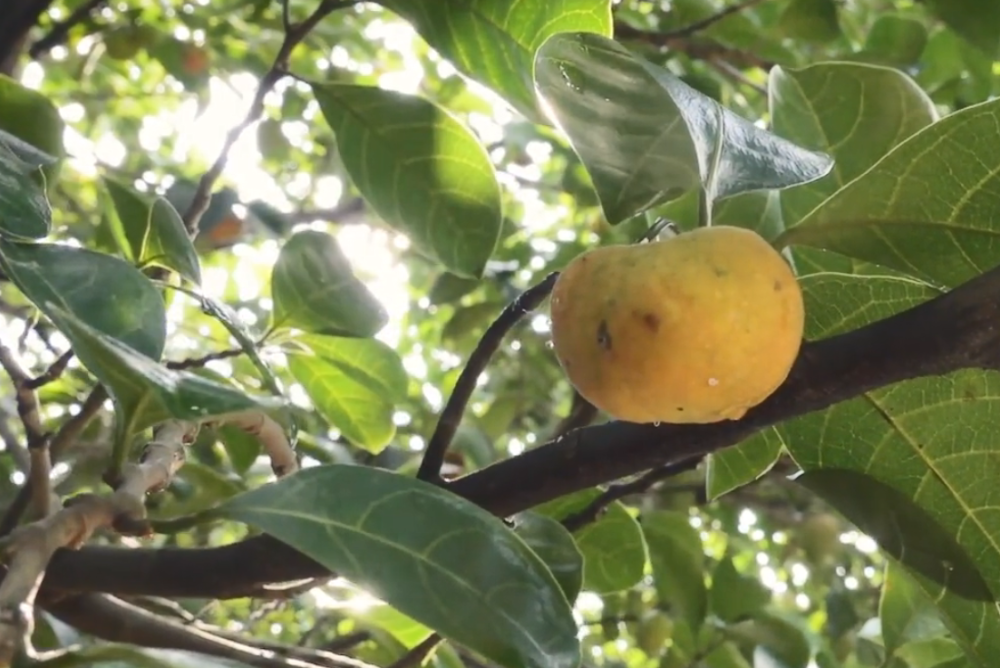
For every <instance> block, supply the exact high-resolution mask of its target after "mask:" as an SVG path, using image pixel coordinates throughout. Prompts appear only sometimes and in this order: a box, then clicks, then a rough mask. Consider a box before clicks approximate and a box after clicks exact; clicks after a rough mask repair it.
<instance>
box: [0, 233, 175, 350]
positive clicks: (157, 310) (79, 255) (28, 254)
mask: <svg viewBox="0 0 1000 668" xmlns="http://www.w3.org/2000/svg"><path fill="white" fill-rule="evenodd" d="M0 266H2V267H3V270H4V272H5V273H6V274H7V275H8V276H9V277H10V279H11V280H12V281H13V282H14V284H15V285H16V286H17V287H18V288H19V289H20V290H21V291H22V292H23V293H24V294H25V296H26V297H27V298H28V299H30V300H31V301H32V302H34V304H35V305H36V306H37V307H38V308H39V309H41V310H42V312H43V313H45V314H46V315H48V316H50V317H51V316H52V313H51V312H50V309H49V306H48V305H49V304H54V305H56V306H58V307H59V308H61V309H64V310H65V311H68V312H69V313H72V314H73V315H75V316H76V317H77V318H79V319H80V320H81V321H82V322H84V323H86V324H87V325H89V326H90V327H92V328H94V329H95V330H97V331H99V332H101V333H103V334H104V335H106V336H109V337H112V338H115V339H118V340H119V341H122V342H123V343H124V344H126V345H128V346H129V347H131V348H133V349H135V350H136V351H138V352H139V353H141V354H143V355H145V356H147V357H150V358H152V359H156V360H158V359H160V355H161V354H162V353H163V346H164V343H165V341H166V336H167V334H166V332H167V324H166V318H167V316H166V309H165V307H164V304H163V297H161V296H160V293H159V292H158V291H157V289H156V288H155V287H154V286H153V284H152V283H151V282H150V281H149V279H148V278H146V277H145V276H143V275H142V273H141V272H139V271H138V270H137V269H136V268H135V267H133V266H131V265H130V264H128V263H127V262H125V261H123V260H121V259H119V258H116V257H112V256H110V255H104V254H103V253H95V252H94V251H91V250H86V249H84V248H76V247H74V246H65V245H61V244H49V243H18V242H12V241H2V240H0ZM66 334H67V336H69V338H70V341H71V342H72V343H73V348H74V350H76V344H77V341H75V340H74V339H73V337H72V335H71V334H70V333H69V332H66ZM76 353H77V355H78V356H79V357H80V360H81V361H82V362H83V363H84V364H85V365H86V366H88V367H90V366H91V365H92V363H93V362H94V360H91V359H88V358H87V356H86V353H85V352H82V351H80V350H76Z"/></svg>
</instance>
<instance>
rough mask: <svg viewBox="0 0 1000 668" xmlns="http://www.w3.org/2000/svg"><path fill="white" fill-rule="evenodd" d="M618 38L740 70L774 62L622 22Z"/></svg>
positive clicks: (767, 67) (764, 67)
mask: <svg viewBox="0 0 1000 668" xmlns="http://www.w3.org/2000/svg"><path fill="white" fill-rule="evenodd" d="M615 38H616V39H620V40H633V41H636V42H645V43H646V44H652V45H653V46H658V47H661V48H667V49H673V50H674V51H677V52H679V53H684V54H686V55H688V56H689V57H691V58H697V59H700V60H719V59H722V60H725V61H726V62H728V63H731V64H733V65H735V66H737V67H759V68H760V69H762V70H765V71H767V70H770V69H771V68H772V67H774V63H773V62H771V61H769V60H766V59H764V58H761V57H760V56H757V55H756V54H753V53H750V52H749V51H741V50H740V49H734V48H731V47H728V46H725V45H723V44H720V43H719V42H716V41H714V40H710V39H695V38H692V37H690V36H677V35H675V34H674V33H670V32H654V31H649V30H640V29H639V28H633V27H632V26H630V25H629V24H627V23H623V22H621V21H616V22H615Z"/></svg>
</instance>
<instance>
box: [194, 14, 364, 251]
mask: <svg viewBox="0 0 1000 668" xmlns="http://www.w3.org/2000/svg"><path fill="white" fill-rule="evenodd" d="M357 1H358V0H322V2H320V4H319V6H318V7H316V9H315V10H314V11H313V13H312V14H310V15H309V17H308V18H307V19H306V20H305V21H303V22H302V23H297V24H288V29H287V31H286V32H285V39H284V40H283V41H282V43H281V47H279V49H278V55H276V56H275V57H274V64H273V65H271V69H270V70H268V71H267V73H266V74H265V75H264V76H263V77H261V79H260V83H259V84H258V85H257V92H256V93H254V96H253V100H251V102H250V108H249V109H248V110H247V113H246V116H245V117H244V118H243V120H242V121H241V122H240V123H239V124H238V125H236V126H235V127H234V128H232V129H231V130H230V131H229V132H227V133H226V140H225V141H224V142H223V144H222V149H221V150H220V151H219V156H218V157H217V158H216V159H215V162H214V163H213V164H212V167H211V168H210V169H209V170H208V171H207V172H205V174H204V175H203V176H202V177H201V180H200V181H199V182H198V189H197V190H196V191H195V193H194V197H193V198H192V200H191V204H190V205H189V206H188V209H187V211H186V212H185V213H184V227H185V228H187V231H188V234H190V235H191V237H192V238H193V237H196V236H197V235H198V223H199V222H200V221H201V217H202V216H203V215H204V214H205V212H206V211H207V210H208V205H209V203H210V202H211V199H212V186H214V185H215V182H216V181H217V180H218V179H219V177H220V176H221V175H222V171H223V170H224V169H225V168H226V162H227V161H228V160H229V151H230V150H232V148H233V145H234V144H235V143H236V140H237V139H239V138H240V135H242V134H243V132H244V131H245V130H246V129H247V128H249V127H250V126H251V125H253V124H254V123H255V122H256V121H257V120H258V119H259V118H260V117H261V115H262V114H263V113H264V98H265V97H267V94H268V93H270V92H271V91H272V90H274V87H275V86H276V85H277V84H278V82H279V81H281V79H282V78H284V76H285V75H286V74H287V73H288V59H289V57H291V55H292V51H294V50H295V47H296V46H298V45H299V43H300V42H301V41H302V40H304V39H305V38H306V37H307V36H308V35H309V33H310V32H311V31H312V30H313V28H315V27H316V26H317V25H319V22H320V21H322V20H323V19H324V18H326V16H327V15H329V14H330V13H332V12H333V11H335V10H338V9H344V8H346V7H350V6H351V5H354V4H356V2H357ZM288 2H290V0H282V4H283V5H286V4H287V3H288ZM287 11H288V10H287V9H284V8H283V9H282V16H283V17H287Z"/></svg>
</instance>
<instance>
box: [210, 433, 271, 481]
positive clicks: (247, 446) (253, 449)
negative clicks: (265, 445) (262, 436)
mask: <svg viewBox="0 0 1000 668" xmlns="http://www.w3.org/2000/svg"><path fill="white" fill-rule="evenodd" d="M219 439H220V440H221V441H222V445H223V446H224V447H225V448H226V453H227V454H228V455H229V460H230V461H231V462H232V464H233V470H234V471H236V472H237V473H239V474H243V473H246V472H247V470H249V469H250V467H251V466H253V464H254V462H256V461H257V457H259V456H260V453H261V444H260V441H259V440H257V439H256V438H254V437H253V436H251V435H250V434H248V433H247V432H246V431H244V430H242V429H237V428H236V427H234V426H232V425H231V424H223V425H222V426H220V427H219Z"/></svg>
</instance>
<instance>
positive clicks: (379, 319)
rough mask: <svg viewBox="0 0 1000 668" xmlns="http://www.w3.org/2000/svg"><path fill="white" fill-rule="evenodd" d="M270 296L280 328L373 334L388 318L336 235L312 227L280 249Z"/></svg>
mask: <svg viewBox="0 0 1000 668" xmlns="http://www.w3.org/2000/svg"><path fill="white" fill-rule="evenodd" d="M271 295H272V297H273V298H274V323H275V326H277V327H295V328H298V329H302V330H304V331H307V332H313V333H316V334H329V335H332V336H356V337H369V336H374V335H375V334H377V333H378V332H379V331H380V330H381V329H382V328H383V327H385V325H386V323H387V322H388V321H389V316H388V314H387V313H386V311H385V308H383V307H382V305H381V304H380V303H379V302H378V300H377V299H375V296H374V295H373V294H372V293H371V291H370V290H369V289H368V288H367V287H366V286H365V284H364V283H362V282H361V281H360V280H358V279H357V278H356V277H355V276H354V272H353V271H352V270H351V264H350V262H349V261H348V259H347V257H346V256H345V255H344V252H343V251H342V250H341V249H340V245H339V244H338V243H337V240H336V239H335V238H334V237H332V236H330V235H329V234H326V233H323V232H316V231H314V230H306V231H304V232H299V233H297V234H295V235H293V236H292V238H290V239H289V240H288V241H287V242H286V243H285V245H284V246H283V247H282V248H281V253H280V254H279V255H278V261H277V262H275V264H274V269H273V270H272V273H271Z"/></svg>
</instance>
